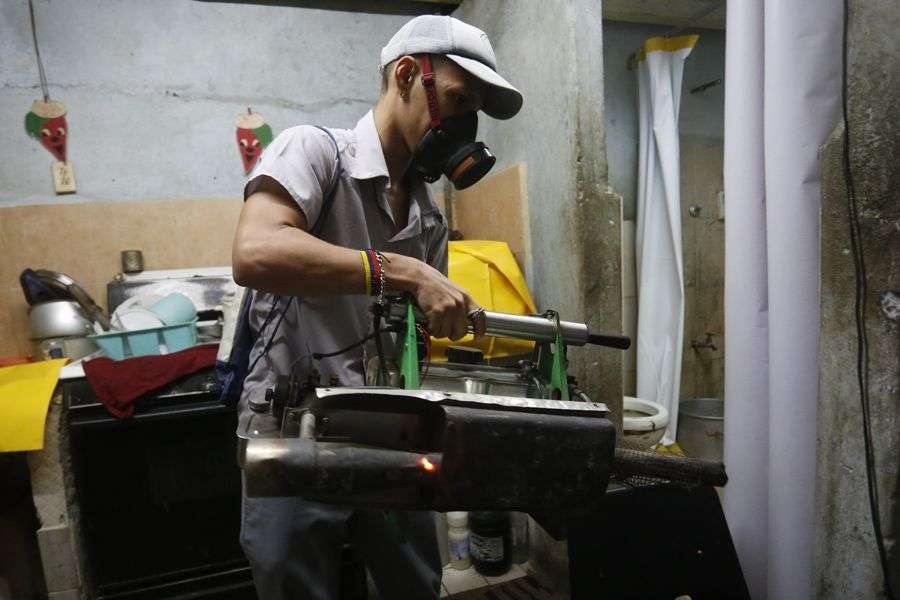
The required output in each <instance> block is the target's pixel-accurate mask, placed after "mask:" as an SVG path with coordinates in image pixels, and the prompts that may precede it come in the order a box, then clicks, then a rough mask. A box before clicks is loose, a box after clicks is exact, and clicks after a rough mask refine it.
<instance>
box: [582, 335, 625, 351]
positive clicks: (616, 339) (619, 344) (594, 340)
mask: <svg viewBox="0 0 900 600" xmlns="http://www.w3.org/2000/svg"><path fill="white" fill-rule="evenodd" d="M587 343H588V344H594V345H596V346H606V347H607V348H618V349H619V350H628V349H629V348H631V338H630V337H628V336H625V335H609V334H606V333H594V332H593V331H591V332H589V333H588V339H587Z"/></svg>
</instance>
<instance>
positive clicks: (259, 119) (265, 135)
mask: <svg viewBox="0 0 900 600" xmlns="http://www.w3.org/2000/svg"><path fill="white" fill-rule="evenodd" d="M234 124H235V125H236V126H237V143H238V151H239V152H240V153H241V160H242V161H243V163H244V174H245V175H248V174H249V173H250V171H252V170H253V167H255V166H256V161H258V160H259V157H260V156H261V155H262V151H263V148H265V147H266V146H268V145H269V142H271V141H272V128H271V127H269V125H268V124H267V123H266V121H265V119H263V116H262V115H261V114H259V113H255V112H252V111H251V110H250V108H249V107H248V108H247V113H246V114H240V115H238V117H237V119H236V120H235V123H234Z"/></svg>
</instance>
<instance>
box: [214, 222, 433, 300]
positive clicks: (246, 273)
mask: <svg viewBox="0 0 900 600" xmlns="http://www.w3.org/2000/svg"><path fill="white" fill-rule="evenodd" d="M384 256H385V260H386V264H385V274H386V276H387V284H388V285H387V287H388V288H389V289H392V290H398V291H409V292H414V291H415V288H416V285H417V282H418V279H419V277H418V270H419V268H420V267H419V265H417V264H415V263H417V262H419V261H416V260H415V259H413V258H410V257H407V256H402V255H399V254H393V253H385V254H384ZM232 259H233V265H234V278H235V281H236V282H237V283H238V284H239V285H243V286H245V287H251V288H253V289H257V290H261V291H264V292H272V293H275V294H284V295H291V296H327V295H338V294H363V293H365V274H364V270H363V264H362V259H361V256H360V253H359V250H353V249H350V248H343V247H341V246H335V245H334V244H329V243H328V242H324V241H322V240H320V239H318V238H316V237H314V236H312V235H310V234H308V233H306V232H305V231H302V230H300V229H297V228H296V227H290V226H284V227H281V228H279V229H278V230H277V231H276V232H274V233H272V234H271V235H269V236H267V237H266V238H265V239H259V238H257V239H254V238H251V237H249V236H243V237H242V236H241V234H240V232H239V234H238V237H237V239H236V240H235V246H234V251H233V256H232ZM421 265H422V266H424V263H421Z"/></svg>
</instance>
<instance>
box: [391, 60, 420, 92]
mask: <svg viewBox="0 0 900 600" xmlns="http://www.w3.org/2000/svg"><path fill="white" fill-rule="evenodd" d="M418 72H419V64H418V63H417V62H416V59H414V58H413V57H412V56H409V55H407V56H401V57H400V58H398V59H397V62H396V63H394V82H395V83H396V84H397V89H398V90H401V91H404V92H409V90H410V88H411V87H412V84H413V82H414V79H415V76H416V73H418Z"/></svg>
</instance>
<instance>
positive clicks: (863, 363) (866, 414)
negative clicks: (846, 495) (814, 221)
mask: <svg viewBox="0 0 900 600" xmlns="http://www.w3.org/2000/svg"><path fill="white" fill-rule="evenodd" d="M843 16H844V20H843V38H842V45H843V48H842V51H843V52H842V57H841V58H842V61H841V108H842V111H843V119H844V140H843V157H842V163H843V165H842V166H843V171H844V173H843V174H844V185H845V187H846V193H847V213H848V216H849V220H850V246H851V249H852V253H853V268H854V274H855V278H856V298H855V302H854V311H855V313H856V314H855V317H856V335H857V346H856V376H857V383H858V384H859V401H860V405H861V408H862V421H863V442H864V446H865V462H866V481H867V484H868V492H869V512H870V513H871V517H872V528H873V529H874V532H875V542H876V544H877V546H878V557H879V560H880V562H881V571H882V575H883V577H884V593H885V595H886V596H887V598H889V600H893V598H894V593H893V590H892V588H891V578H890V567H889V565H888V558H887V551H886V550H885V547H884V537H883V535H882V532H881V513H880V512H879V508H878V507H879V503H878V481H877V476H876V469H875V449H874V447H873V443H872V420H871V412H870V406H871V403H870V400H869V340H868V337H867V333H866V304H867V300H868V287H867V278H866V262H865V255H864V248H863V244H862V231H861V228H860V225H859V210H858V207H857V205H856V187H855V185H854V182H853V169H852V165H851V164H850V118H849V112H850V111H849V100H848V96H849V89H848V78H847V68H848V54H849V29H850V0H844V15H843Z"/></svg>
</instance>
